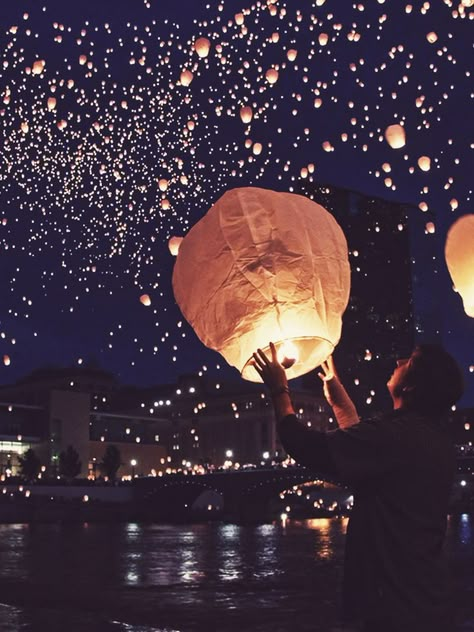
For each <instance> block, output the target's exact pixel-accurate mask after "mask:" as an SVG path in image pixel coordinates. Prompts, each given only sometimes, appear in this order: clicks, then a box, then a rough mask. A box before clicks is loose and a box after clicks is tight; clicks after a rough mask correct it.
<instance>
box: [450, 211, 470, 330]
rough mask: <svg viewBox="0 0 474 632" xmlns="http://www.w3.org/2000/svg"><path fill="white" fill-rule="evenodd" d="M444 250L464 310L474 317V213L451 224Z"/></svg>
mask: <svg viewBox="0 0 474 632" xmlns="http://www.w3.org/2000/svg"><path fill="white" fill-rule="evenodd" d="M444 252H445V256H446V264H447V266H448V270H449V274H450V275H451V278H452V280H453V284H454V287H455V289H456V291H457V292H459V294H460V295H461V297H462V300H463V304H464V311H465V312H466V314H467V315H468V316H470V317H471V318H474V215H463V216H462V217H460V218H459V219H458V220H457V221H456V222H455V223H454V224H453V225H452V226H451V228H450V229H449V231H448V236H447V238H446V246H445V251H444Z"/></svg>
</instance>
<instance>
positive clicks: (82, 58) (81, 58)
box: [79, 55, 87, 66]
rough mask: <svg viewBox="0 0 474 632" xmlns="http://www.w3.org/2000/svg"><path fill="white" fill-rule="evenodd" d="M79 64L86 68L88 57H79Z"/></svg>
mask: <svg viewBox="0 0 474 632" xmlns="http://www.w3.org/2000/svg"><path fill="white" fill-rule="evenodd" d="M79 63H80V65H81V66H84V65H85V64H86V63H87V55H79Z"/></svg>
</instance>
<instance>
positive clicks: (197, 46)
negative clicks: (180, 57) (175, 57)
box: [194, 37, 211, 58]
mask: <svg viewBox="0 0 474 632" xmlns="http://www.w3.org/2000/svg"><path fill="white" fill-rule="evenodd" d="M210 49H211V42H210V41H209V40H208V39H207V37H199V38H198V39H197V40H196V41H195V42H194V50H195V51H196V53H197V54H198V55H199V57H202V58H204V57H207V56H208V55H209V51H210Z"/></svg>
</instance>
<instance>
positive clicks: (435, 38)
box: [426, 31, 438, 44]
mask: <svg viewBox="0 0 474 632" xmlns="http://www.w3.org/2000/svg"><path fill="white" fill-rule="evenodd" d="M426 39H427V40H428V42H429V43H430V44H434V43H435V42H437V41H438V36H437V35H436V33H435V32H434V31H431V32H430V33H428V34H427V36H426Z"/></svg>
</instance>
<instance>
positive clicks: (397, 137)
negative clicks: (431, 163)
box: [385, 124, 406, 149]
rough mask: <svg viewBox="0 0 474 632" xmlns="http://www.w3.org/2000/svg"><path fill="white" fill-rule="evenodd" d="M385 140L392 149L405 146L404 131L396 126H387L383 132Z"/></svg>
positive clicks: (399, 126)
mask: <svg viewBox="0 0 474 632" xmlns="http://www.w3.org/2000/svg"><path fill="white" fill-rule="evenodd" d="M385 140H386V141H387V143H388V144H389V145H390V147H391V148H392V149H400V148H401V147H404V146H405V140H406V139H405V129H404V128H403V127H402V126H401V125H398V124H394V125H389V126H388V127H387V129H386V130H385Z"/></svg>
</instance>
